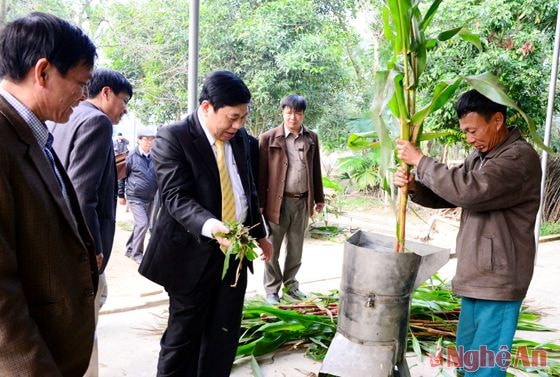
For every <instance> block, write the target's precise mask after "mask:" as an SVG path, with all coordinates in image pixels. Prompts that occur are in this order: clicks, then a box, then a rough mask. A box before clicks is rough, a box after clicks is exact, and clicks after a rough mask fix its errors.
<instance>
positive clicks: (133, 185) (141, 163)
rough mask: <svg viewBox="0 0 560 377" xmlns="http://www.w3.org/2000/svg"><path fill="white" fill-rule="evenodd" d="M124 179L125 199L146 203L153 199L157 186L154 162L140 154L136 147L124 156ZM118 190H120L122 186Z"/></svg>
mask: <svg viewBox="0 0 560 377" xmlns="http://www.w3.org/2000/svg"><path fill="white" fill-rule="evenodd" d="M124 181H125V185H124V186H125V191H126V199H127V200H132V201H141V202H146V203H147V202H151V201H153V200H154V197H155V195H156V192H157V188H158V187H157V178H156V171H155V169H154V164H153V163H152V161H151V160H150V159H149V158H147V157H145V156H144V155H142V153H141V152H140V150H139V149H138V147H136V149H134V152H133V153H131V154H129V155H128V157H127V158H126V178H125V179H124ZM119 190H121V191H122V186H121V187H120V188H119ZM121 193H122V192H121Z"/></svg>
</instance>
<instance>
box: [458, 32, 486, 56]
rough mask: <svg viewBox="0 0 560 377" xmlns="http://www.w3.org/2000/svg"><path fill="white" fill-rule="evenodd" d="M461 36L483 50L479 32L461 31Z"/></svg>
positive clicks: (479, 49)
mask: <svg viewBox="0 0 560 377" xmlns="http://www.w3.org/2000/svg"><path fill="white" fill-rule="evenodd" d="M459 37H460V38H461V39H462V40H464V41H465V42H469V43H472V44H473V45H474V46H475V47H476V48H477V49H478V51H480V52H482V42H481V41H480V35H479V34H473V33H466V32H465V33H459Z"/></svg>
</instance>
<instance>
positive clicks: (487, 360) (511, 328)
mask: <svg viewBox="0 0 560 377" xmlns="http://www.w3.org/2000/svg"><path fill="white" fill-rule="evenodd" d="M520 308H521V301H492V300H479V299H473V298H468V297H463V298H461V313H460V315H459V325H458V328H457V356H458V359H459V363H460V366H459V368H458V372H459V373H460V372H461V371H462V372H463V373H464V375H465V376H476V377H501V376H505V375H506V370H507V367H508V366H509V364H510V362H511V345H512V342H513V336H514V334H515V329H516V328H517V320H518V318H519V310H520Z"/></svg>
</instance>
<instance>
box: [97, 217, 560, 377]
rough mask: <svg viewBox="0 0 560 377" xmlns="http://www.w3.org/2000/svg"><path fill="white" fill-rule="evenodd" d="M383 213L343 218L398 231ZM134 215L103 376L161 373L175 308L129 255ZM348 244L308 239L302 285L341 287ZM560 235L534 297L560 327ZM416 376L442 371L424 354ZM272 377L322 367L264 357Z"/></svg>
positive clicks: (255, 278) (544, 336)
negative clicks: (168, 318) (169, 315)
mask: <svg viewBox="0 0 560 377" xmlns="http://www.w3.org/2000/svg"><path fill="white" fill-rule="evenodd" d="M379 213H380V216H372V215H367V214H358V215H354V216H352V217H342V218H340V219H339V220H338V221H340V222H341V223H344V224H346V225H347V226H349V227H352V228H360V229H368V230H374V231H380V232H383V233H389V234H390V233H392V231H393V229H394V224H393V223H392V220H391V216H390V210H381V211H380V212H379ZM131 221H132V218H131V214H130V213H127V212H125V211H124V209H123V208H122V207H119V211H118V215H117V222H118V226H117V229H118V230H117V235H116V238H115V245H114V251H113V255H112V256H111V260H110V262H109V265H108V268H107V271H106V274H107V279H108V284H109V298H108V300H107V303H106V305H105V306H104V307H103V309H102V315H101V316H100V319H99V327H98V332H99V342H100V376H101V377H119V376H134V377H144V376H145V377H151V376H154V375H155V365H156V363H157V355H158V352H159V338H160V335H159V331H160V330H161V328H162V326H164V324H165V312H166V308H167V300H166V295H165V293H164V292H163V290H162V288H161V287H160V286H158V285H156V284H153V283H151V282H150V281H148V280H146V279H144V278H143V277H141V276H140V275H139V274H138V272H137V268H138V265H137V264H136V263H135V262H133V261H132V260H131V259H128V258H126V257H124V245H125V243H126V240H127V238H128V236H129V233H130V230H126V229H130V227H131ZM407 229H408V231H409V235H408V236H409V237H410V238H411V239H415V238H419V237H421V236H423V235H425V233H426V231H427V225H426V224H425V223H423V222H422V221H420V220H418V219H417V218H415V217H414V216H410V217H409V225H408V227H407ZM455 234H456V227H454V226H453V225H452V223H448V222H447V221H437V222H436V230H435V232H432V236H433V238H434V239H433V240H432V243H433V244H436V245H438V246H444V247H450V246H453V244H454V238H455ZM342 252H343V242H341V241H338V242H336V241H319V240H314V239H306V241H305V249H304V257H303V264H302V268H301V270H300V273H299V275H298V277H299V278H300V281H301V289H302V290H303V291H306V292H313V291H315V292H325V291H328V290H330V289H338V288H339V282H340V274H341V266H342ZM558 253H560V241H556V242H548V243H544V244H541V246H540V249H539V254H538V259H537V264H536V267H535V275H534V279H533V282H532V285H531V288H530V290H529V295H528V298H527V301H526V302H527V303H529V304H530V305H531V306H533V307H538V308H541V309H542V310H543V313H545V316H544V317H543V319H542V322H543V323H544V324H546V325H548V326H551V327H554V328H558V329H560V298H559V295H558V294H557V291H556V289H557V284H558V281H559V280H558V277H559V276H560V258H558V256H557V255H558ZM454 269H455V260H451V261H450V262H449V263H448V264H446V265H445V266H444V267H443V268H442V269H441V270H440V275H441V276H443V277H445V278H449V279H450V278H451V277H452V276H453V272H454ZM262 273H263V266H262V263H256V265H255V274H254V275H252V276H250V278H249V282H248V288H247V295H248V296H253V295H255V294H260V295H262V294H263V290H262ZM519 335H521V336H523V337H524V338H530V339H534V340H538V341H541V340H549V341H553V342H556V343H558V339H559V338H560V333H558V332H553V333H528V334H527V333H523V334H519ZM408 361H409V365H410V366H411V373H412V376H413V377H433V376H436V375H437V370H436V369H434V368H431V367H430V366H429V363H428V360H427V359H426V358H424V360H423V361H422V362H420V361H419V360H418V359H417V358H415V357H414V356H412V355H410V357H408ZM259 364H260V366H261V369H262V371H263V373H264V376H266V377H302V376H314V375H315V374H316V373H318V371H319V369H320V367H321V365H320V363H318V362H315V361H313V360H311V359H308V358H305V357H304V356H303V353H300V352H292V353H283V354H280V355H276V356H274V357H271V358H269V359H266V360H260V362H259ZM232 376H234V377H242V376H252V374H251V370H250V367H249V366H248V365H241V366H237V367H236V368H235V369H234V370H233V372H232Z"/></svg>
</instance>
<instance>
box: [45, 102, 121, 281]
mask: <svg viewBox="0 0 560 377" xmlns="http://www.w3.org/2000/svg"><path fill="white" fill-rule="evenodd" d="M49 128H50V130H51V132H52V134H53V136H54V143H53V147H54V149H55V151H56V154H58V156H59V157H60V160H61V162H62V165H64V168H65V169H66V171H67V173H68V176H70V180H71V181H72V183H73V185H74V188H75V190H76V194H78V200H79V202H80V207H81V208H82V212H83V214H84V216H85V218H86V223H87V225H88V228H89V230H90V232H91V235H92V236H93V239H94V240H95V247H96V252H97V253H100V252H103V265H102V266H101V270H100V273H102V272H103V270H104V269H105V266H106V265H107V262H108V261H109V256H110V255H111V249H112V248H113V238H114V236H115V210H116V206H117V177H116V165H115V154H114V152H113V140H112V136H113V124H112V122H111V120H110V119H109V117H107V115H105V113H103V112H102V111H101V110H99V109H98V108H97V107H96V106H95V105H93V104H92V103H90V102H87V101H83V102H82V103H80V105H79V106H78V107H76V108H75V109H74V112H73V113H72V115H71V116H70V120H69V121H68V122H67V123H66V124H57V123H55V124H51V125H49Z"/></svg>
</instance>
